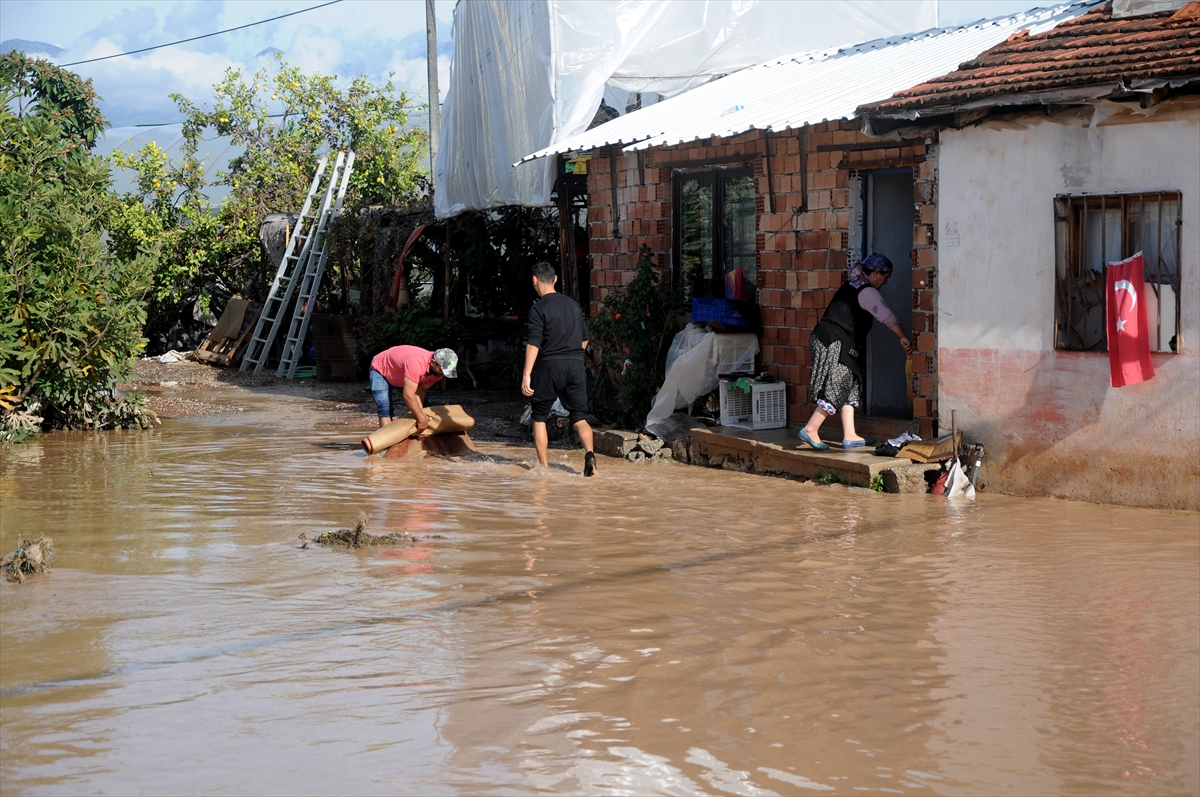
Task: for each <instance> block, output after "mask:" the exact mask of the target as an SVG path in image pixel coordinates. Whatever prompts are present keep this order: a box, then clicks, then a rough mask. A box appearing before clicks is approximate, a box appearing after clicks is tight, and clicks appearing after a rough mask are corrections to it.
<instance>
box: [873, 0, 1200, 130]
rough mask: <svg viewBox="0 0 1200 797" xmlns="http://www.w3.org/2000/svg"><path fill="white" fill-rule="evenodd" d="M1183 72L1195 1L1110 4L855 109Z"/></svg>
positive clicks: (1198, 71) (918, 105)
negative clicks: (1131, 12) (1131, 7)
mask: <svg viewBox="0 0 1200 797" xmlns="http://www.w3.org/2000/svg"><path fill="white" fill-rule="evenodd" d="M1183 76H1200V0H1197V1H1195V2H1190V3H1188V4H1187V5H1185V6H1183V7H1182V8H1180V9H1178V10H1177V11H1164V12H1161V13H1158V14H1148V15H1146V16H1142V17H1131V18H1125V19H1114V18H1113V16H1112V3H1107V4H1105V5H1103V6H1100V7H1098V8H1095V9H1093V10H1092V11H1089V12H1088V13H1086V14H1083V15H1081V16H1079V17H1076V18H1074V19H1070V20H1067V21H1065V22H1063V23H1062V24H1060V25H1058V26H1057V27H1055V28H1053V29H1052V30H1049V31H1047V32H1046V33H1042V34H1039V35H1037V36H1031V35H1029V31H1028V30H1023V31H1020V32H1018V33H1015V34H1013V35H1012V36H1010V37H1008V40H1007V41H1005V42H1004V43H1002V44H999V45H997V46H995V47H993V48H991V49H990V50H986V51H985V52H983V53H981V54H980V55H979V56H977V57H976V58H973V59H971V60H970V61H966V62H965V63H963V64H961V65H959V68H958V69H957V70H955V71H953V72H951V73H949V74H947V75H943V76H942V77H939V78H935V79H933V80H931V81H929V82H927V83H922V84H921V85H918V86H913V87H912V88H910V89H906V90H905V91H901V92H898V93H897V94H895V95H893V97H892V98H891V99H888V100H884V101H882V102H877V103H871V104H869V105H864V106H862V107H861V108H859V111H858V112H859V113H860V114H863V113H866V114H888V113H891V112H900V111H913V110H922V109H926V108H952V107H955V106H958V105H962V104H964V103H969V102H973V101H977V100H981V99H985V98H988V97H993V96H997V95H1002V94H1028V93H1036V92H1044V91H1054V90H1065V89H1077V88H1083V87H1087V86H1094V85H1106V84H1115V83H1117V82H1119V81H1121V80H1125V81H1130V80H1153V79H1162V78H1172V77H1183Z"/></svg>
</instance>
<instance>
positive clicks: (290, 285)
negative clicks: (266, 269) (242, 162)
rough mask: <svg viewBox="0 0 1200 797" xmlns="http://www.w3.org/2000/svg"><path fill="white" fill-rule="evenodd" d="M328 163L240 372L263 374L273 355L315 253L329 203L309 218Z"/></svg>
mask: <svg viewBox="0 0 1200 797" xmlns="http://www.w3.org/2000/svg"><path fill="white" fill-rule="evenodd" d="M328 163H329V156H327V155H322V156H321V158H320V160H319V161H318V162H317V173H316V175H314V176H313V181H312V185H311V186H310V187H309V189H308V196H307V197H305V198H304V207H302V208H301V209H300V218H299V219H298V220H297V221H296V229H295V230H294V231H293V233H292V237H291V240H290V241H288V245H287V251H285V252H284V253H283V258H282V259H281V260H280V261H279V268H278V269H277V270H276V271H275V279H274V281H273V282H272V283H271V290H270V292H269V293H268V294H267V301H266V302H265V303H264V304H263V308H262V312H260V313H259V314H258V323H256V324H255V325H254V334H253V335H252V336H251V337H250V345H249V346H248V347H247V348H246V354H245V356H244V357H242V366H241V369H240V370H242V371H249V370H250V369H251V367H253V369H254V373H256V374H260V373H262V369H263V366H264V365H265V364H266V362H267V357H268V356H269V355H270V353H271V344H272V343H273V342H274V341H275V335H276V334H278V332H279V321H280V319H282V318H283V314H284V312H285V311H286V310H287V307H288V301H289V300H290V299H291V298H292V292H293V290H294V289H295V287H296V275H297V274H299V273H303V272H302V269H303V267H304V264H305V263H306V262H307V260H308V256H309V253H310V252H311V251H312V230H313V226H314V222H315V221H316V220H317V219H318V218H320V216H321V215H322V214H323V212H324V210H325V202H326V201H327V200H322V202H321V204H320V206H319V208H318V209H317V211H316V212H315V213H314V214H313V215H309V210H310V209H311V208H312V204H313V198H314V197H315V196H316V195H317V193H318V191H319V189H320V188H321V178H322V177H324V175H325V166H326V165H327V164H328ZM335 179H336V175H330V178H329V184H330V185H331V186H332V184H333V182H334V180H335ZM323 193H324V195H325V196H326V197H327V196H328V195H329V193H330V192H329V190H326V191H324V192H323ZM297 249H298V250H299V251H297ZM264 331H265V334H264Z"/></svg>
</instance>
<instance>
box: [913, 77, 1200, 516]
mask: <svg viewBox="0 0 1200 797" xmlns="http://www.w3.org/2000/svg"><path fill="white" fill-rule="evenodd" d="M1114 110H1115V111H1116V112H1115V113H1113V114H1112V115H1111V116H1108V117H1107V118H1103V117H1104V114H1105V112H1106V111H1114ZM1093 119H1094V120H1095V121H1097V122H1099V124H1096V125H1092V124H1091V122H1092V121H1093ZM941 142H942V145H941V147H940V153H939V162H938V191H939V193H938V213H939V219H938V228H937V229H938V267H937V272H938V273H937V280H938V381H939V384H938V393H939V395H938V412H939V422H940V424H941V425H942V428H943V429H948V428H949V425H950V413H951V410H957V411H958V422H959V427H960V428H962V429H965V430H966V431H967V434H968V435H969V436H970V437H973V438H977V439H980V440H982V441H984V442H985V444H987V445H988V449H989V452H990V454H991V457H990V461H989V463H988V466H987V467H986V468H985V471H984V474H983V481H984V482H985V483H986V484H987V485H988V488H989V489H992V490H996V491H1000V492H1008V493H1015V494H1020V495H1055V496H1060V497H1064V498H1074V499H1079V500H1086V501H1097V502H1112V503H1124V504H1133V505H1142V506H1170V507H1187V508H1200V269H1198V260H1200V257H1198V255H1200V103H1197V102H1196V101H1194V100H1186V101H1182V102H1173V103H1167V104H1164V105H1163V106H1160V108H1159V110H1158V111H1157V112H1156V113H1154V114H1153V115H1151V116H1148V117H1145V116H1137V115H1134V114H1131V113H1129V112H1128V111H1124V110H1117V109H1116V108H1115V106H1113V107H1110V108H1107V109H1102V110H1101V112H1100V113H1099V114H1098V115H1096V116H1095V117H1093V116H1090V115H1084V114H1074V115H1065V114H1064V115H1060V116H1057V117H1051V118H1049V119H1046V118H1040V117H1030V119H1029V120H1028V121H1027V122H1025V123H1023V124H1020V125H1017V124H1004V123H991V124H987V125H984V126H980V127H974V128H968V129H964V130H959V131H954V130H950V131H946V132H944V133H943V134H942V138H941ZM1157 190H1171V191H1176V190H1177V191H1181V192H1182V194H1183V199H1182V216H1183V230H1182V243H1181V247H1180V249H1181V279H1182V290H1181V297H1182V302H1183V306H1182V319H1181V333H1182V334H1181V336H1180V340H1181V341H1182V353H1181V354H1178V355H1170V354H1164V355H1157V354H1156V355H1154V366H1155V370H1156V377H1155V378H1154V379H1152V380H1150V381H1149V382H1146V383H1143V384H1141V385H1134V386H1130V387H1124V388H1119V389H1114V388H1110V387H1109V383H1108V379H1109V373H1108V355H1107V353H1085V352H1062V351H1055V349H1054V262H1055V250H1054V204H1053V200H1054V197H1055V196H1058V195H1060V194H1068V193H1069V194H1078V193H1103V194H1117V193H1127V192H1137V191H1157ZM955 235H957V245H953V244H954V243H955V238H954V236H955ZM1164 311H1165V308H1164Z"/></svg>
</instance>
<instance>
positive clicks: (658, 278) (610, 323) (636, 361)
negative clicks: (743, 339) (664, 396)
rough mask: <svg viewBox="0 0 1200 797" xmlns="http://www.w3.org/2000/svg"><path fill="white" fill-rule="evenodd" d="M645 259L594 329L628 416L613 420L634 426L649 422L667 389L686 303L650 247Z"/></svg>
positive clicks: (611, 296) (592, 325)
mask: <svg viewBox="0 0 1200 797" xmlns="http://www.w3.org/2000/svg"><path fill="white" fill-rule="evenodd" d="M639 255H640V256H639V258H638V263H637V273H636V274H635V275H634V278H633V280H632V281H631V282H630V283H629V285H628V286H627V287H626V288H625V289H624V290H621V291H613V292H612V293H610V294H609V295H608V296H606V297H604V304H603V306H602V308H601V310H600V313H599V314H598V315H597V317H595V318H593V319H592V320H591V322H589V325H588V326H589V328H590V330H591V333H592V340H593V342H594V344H595V345H596V347H597V348H598V349H599V351H600V356H601V358H602V362H603V364H604V367H605V368H606V370H607V372H608V376H609V378H610V379H611V380H612V383H613V385H614V386H615V387H616V388H617V399H618V401H619V402H620V406H621V410H622V415H623V417H622V418H619V419H613V420H618V421H620V422H624V423H628V424H632V425H634V426H640V425H641V423H642V422H643V421H644V420H645V418H646V414H647V413H648V412H649V411H650V404H651V402H652V401H653V399H654V395H655V393H657V392H658V389H659V387H660V386H661V385H662V382H663V378H664V376H665V373H666V362H667V350H668V349H669V348H670V345H671V339H672V338H673V337H674V335H675V332H676V328H677V326H678V324H677V321H676V314H677V313H678V312H679V309H680V303H681V300H680V294H679V292H678V291H677V290H676V289H675V288H673V287H672V286H671V284H670V282H669V280H667V279H664V278H663V276H662V274H661V273H660V271H659V269H658V268H657V267H655V265H654V258H653V257H652V255H651V253H650V247H648V246H645V245H643V246H642V248H641V251H640V253H639Z"/></svg>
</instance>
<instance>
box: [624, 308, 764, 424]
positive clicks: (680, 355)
mask: <svg viewBox="0 0 1200 797" xmlns="http://www.w3.org/2000/svg"><path fill="white" fill-rule="evenodd" d="M757 355H758V337H757V336H756V335H754V334H753V333H750V332H739V333H718V332H710V331H708V330H707V329H706V328H705V327H704V326H703V325H702V324H688V325H687V326H686V327H685V328H684V329H683V331H682V332H680V333H679V334H677V335H676V336H675V339H674V340H673V341H671V348H670V349H668V350H667V374H666V378H665V379H664V380H663V386H662V388H661V389H660V390H659V391H658V395H656V396H655V397H654V404H653V406H651V408H650V414H649V415H647V416H646V425H647V426H650V425H651V424H654V423H658V422H660V421H663V420H666V418H668V417H669V416H670V415H671V413H673V412H675V410H677V409H682V408H683V407H686V406H687V405H688V404H691V403H692V402H693V401H695V400H696V399H698V398H699V397H700V396H703V395H706V394H708V393H711V392H712V391H713V390H716V388H717V374H726V373H730V372H733V371H752V370H754V358H755V357H756V356H757Z"/></svg>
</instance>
